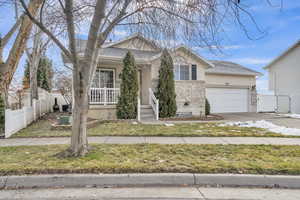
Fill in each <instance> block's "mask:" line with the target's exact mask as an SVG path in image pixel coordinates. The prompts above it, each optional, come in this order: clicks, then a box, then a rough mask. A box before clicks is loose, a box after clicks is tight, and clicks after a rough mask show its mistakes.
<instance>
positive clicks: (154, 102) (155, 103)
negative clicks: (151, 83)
mask: <svg viewBox="0 0 300 200" xmlns="http://www.w3.org/2000/svg"><path fill="white" fill-rule="evenodd" d="M149 103H150V105H151V107H152V109H153V111H154V114H155V119H156V120H158V119H159V100H158V99H157V98H156V97H155V95H154V93H153V91H152V89H151V88H149Z"/></svg>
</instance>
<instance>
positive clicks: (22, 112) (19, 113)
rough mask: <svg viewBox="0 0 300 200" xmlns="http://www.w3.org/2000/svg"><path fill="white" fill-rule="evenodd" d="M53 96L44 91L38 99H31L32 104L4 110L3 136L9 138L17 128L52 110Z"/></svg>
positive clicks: (21, 127) (19, 128)
mask: <svg viewBox="0 0 300 200" xmlns="http://www.w3.org/2000/svg"><path fill="white" fill-rule="evenodd" d="M52 105H53V96H52V94H51V93H48V92H44V93H43V94H42V95H41V96H40V99H39V100H35V99H34V100H33V105H32V106H24V107H23V108H22V109H19V110H10V109H6V110H5V138H9V137H10V136H12V135H13V134H14V133H16V132H18V131H19V130H21V129H23V128H26V127H27V126H28V125H29V124H31V123H32V122H33V121H35V120H37V119H38V118H40V117H41V116H43V115H44V114H46V113H48V112H51V111H52Z"/></svg>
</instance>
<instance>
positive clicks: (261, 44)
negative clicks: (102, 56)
mask: <svg viewBox="0 0 300 200" xmlns="http://www.w3.org/2000/svg"><path fill="white" fill-rule="evenodd" d="M242 2H243V3H244V4H247V5H248V6H249V11H250V12H251V13H252V16H253V17H254V18H255V21H256V23H257V24H258V25H259V27H260V28H261V29H262V30H263V31H264V34H259V33H258V32H257V31H256V29H254V24H253V23H250V22H248V21H245V22H244V24H245V25H246V27H247V30H248V31H249V34H250V35H251V36H252V39H249V38H248V37H247V36H246V34H245V33H244V32H243V31H242V30H241V28H240V27H239V26H237V25H235V24H227V25H226V26H225V32H224V33H222V34H221V35H220V37H221V38H223V41H224V42H223V46H222V52H219V51H214V52H211V51H210V50H208V49H207V48H197V52H198V53H199V55H201V56H202V57H204V58H206V59H216V60H226V61H232V62H236V63H238V64H241V65H243V66H245V67H248V68H250V69H253V70H256V71H259V72H261V73H263V74H264V75H263V76H262V77H259V78H258V79H257V89H258V92H259V93H266V92H267V89H268V81H267V80H268V77H267V72H266V71H265V70H263V67H264V66H265V65H266V64H268V63H269V62H271V61H272V60H273V59H275V58H276V57H277V56H279V55H280V54H281V53H282V52H283V51H284V50H286V49H287V48H288V47H290V46H291V45H293V44H294V43H295V42H297V41H298V40H299V39H300V0H282V5H281V0H270V2H271V3H272V5H269V4H267V3H266V2H267V1H265V0H242ZM14 20H15V19H14V15H13V13H12V10H11V9H9V8H3V7H2V8H0V34H1V35H4V34H5V33H6V32H7V31H8V30H9V28H10V27H11V26H12V24H13V23H14ZM126 36H128V33H127V32H126V31H123V30H116V31H115V32H114V39H120V38H122V37H126ZM260 36H262V37H260ZM258 37H260V38H258ZM11 45H12V42H10V44H9V46H8V48H6V49H5V53H4V56H7V53H8V51H9V48H10V46H11ZM47 55H48V57H49V58H51V59H52V60H53V64H54V65H55V67H56V68H59V67H62V66H63V63H62V61H61V58H60V50H59V49H58V48H57V47H56V46H55V45H51V46H50V47H49V48H48V51H47ZM24 61H25V55H24V56H23V58H22V60H21V62H20V64H19V67H18V69H17V72H16V75H15V77H16V79H21V78H22V76H23V70H24Z"/></svg>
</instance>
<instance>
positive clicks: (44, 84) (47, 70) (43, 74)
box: [37, 57, 53, 92]
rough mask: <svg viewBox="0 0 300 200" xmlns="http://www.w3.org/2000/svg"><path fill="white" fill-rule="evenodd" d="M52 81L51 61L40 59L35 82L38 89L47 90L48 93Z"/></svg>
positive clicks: (44, 58)
mask: <svg viewBox="0 0 300 200" xmlns="http://www.w3.org/2000/svg"><path fill="white" fill-rule="evenodd" d="M52 79H53V66H52V61H51V60H50V59H49V58H47V57H42V58H41V60H40V62H39V66H38V70H37V80H38V87H40V88H43V89H45V90H47V91H48V92H50V91H51V89H52Z"/></svg>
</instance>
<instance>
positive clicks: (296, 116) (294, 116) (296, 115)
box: [282, 114, 300, 119]
mask: <svg viewBox="0 0 300 200" xmlns="http://www.w3.org/2000/svg"><path fill="white" fill-rule="evenodd" d="M282 116H285V117H290V118H296V119H300V115H299V114H282Z"/></svg>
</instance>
